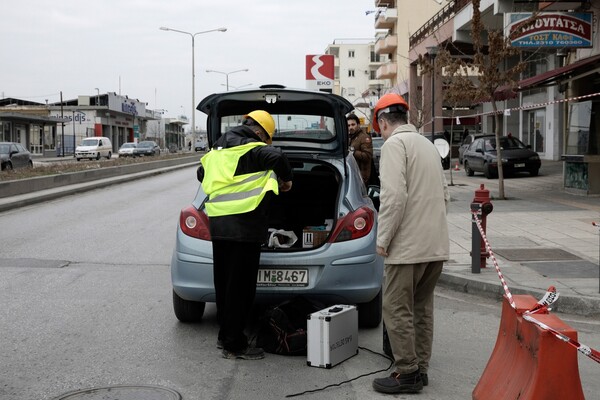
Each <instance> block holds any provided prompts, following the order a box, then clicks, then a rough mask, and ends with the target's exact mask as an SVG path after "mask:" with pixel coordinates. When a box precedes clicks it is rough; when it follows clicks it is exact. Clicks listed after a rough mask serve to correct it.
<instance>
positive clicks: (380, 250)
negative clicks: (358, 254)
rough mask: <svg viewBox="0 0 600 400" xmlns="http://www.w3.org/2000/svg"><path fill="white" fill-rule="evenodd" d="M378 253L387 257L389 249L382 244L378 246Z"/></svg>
mask: <svg viewBox="0 0 600 400" xmlns="http://www.w3.org/2000/svg"><path fill="white" fill-rule="evenodd" d="M377 254H379V255H380V256H381V257H387V256H388V253H387V251H385V249H384V248H383V247H381V246H377Z"/></svg>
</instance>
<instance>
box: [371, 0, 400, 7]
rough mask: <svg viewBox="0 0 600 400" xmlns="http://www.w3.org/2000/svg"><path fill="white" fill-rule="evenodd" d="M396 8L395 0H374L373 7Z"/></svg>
mask: <svg viewBox="0 0 600 400" xmlns="http://www.w3.org/2000/svg"><path fill="white" fill-rule="evenodd" d="M395 6H396V1H395V0H375V7H389V8H393V7H395Z"/></svg>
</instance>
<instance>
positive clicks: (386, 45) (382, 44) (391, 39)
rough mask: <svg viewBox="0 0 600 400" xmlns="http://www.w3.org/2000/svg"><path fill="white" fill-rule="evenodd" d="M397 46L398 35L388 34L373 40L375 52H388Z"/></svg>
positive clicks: (391, 51)
mask: <svg viewBox="0 0 600 400" xmlns="http://www.w3.org/2000/svg"><path fill="white" fill-rule="evenodd" d="M396 47H398V36H396V35H388V36H386V37H385V38H380V39H378V40H377V42H375V53H376V54H390V53H393V52H394V50H395V49H396Z"/></svg>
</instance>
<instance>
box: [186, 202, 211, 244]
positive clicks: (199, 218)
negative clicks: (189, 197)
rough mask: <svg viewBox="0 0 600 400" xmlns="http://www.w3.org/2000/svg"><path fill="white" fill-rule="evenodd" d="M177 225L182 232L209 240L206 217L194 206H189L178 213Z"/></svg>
mask: <svg viewBox="0 0 600 400" xmlns="http://www.w3.org/2000/svg"><path fill="white" fill-rule="evenodd" d="M179 226H180V227H181V230H182V231H183V233H185V234H186V235H188V236H191V237H193V238H196V239H202V240H210V230H209V225H208V217H207V216H206V214H204V213H203V212H201V211H198V210H197V209H196V207H194V206H189V207H186V208H184V209H183V210H181V213H180V214H179Z"/></svg>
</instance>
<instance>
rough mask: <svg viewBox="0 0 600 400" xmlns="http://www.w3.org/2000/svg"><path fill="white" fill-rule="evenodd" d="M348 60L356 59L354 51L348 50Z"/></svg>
mask: <svg viewBox="0 0 600 400" xmlns="http://www.w3.org/2000/svg"><path fill="white" fill-rule="evenodd" d="M348 58H354V50H348Z"/></svg>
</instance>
